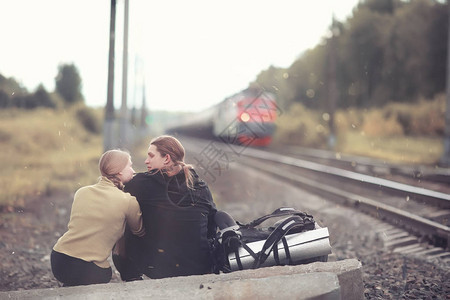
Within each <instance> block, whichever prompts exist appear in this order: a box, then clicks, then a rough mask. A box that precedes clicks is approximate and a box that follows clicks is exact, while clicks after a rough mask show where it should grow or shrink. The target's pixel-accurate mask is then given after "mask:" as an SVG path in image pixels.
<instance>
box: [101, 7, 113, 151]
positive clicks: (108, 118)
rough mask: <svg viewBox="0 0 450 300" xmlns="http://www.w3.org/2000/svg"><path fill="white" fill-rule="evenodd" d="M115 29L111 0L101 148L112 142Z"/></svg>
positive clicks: (106, 147)
mask: <svg viewBox="0 0 450 300" xmlns="http://www.w3.org/2000/svg"><path fill="white" fill-rule="evenodd" d="M115 31H116V0H111V20H110V29H109V58H108V91H107V93H108V94H107V99H106V107H105V123H104V125H103V149H104V151H107V150H110V149H112V148H114V147H115V145H114V144H113V125H114V41H115V34H116V33H115Z"/></svg>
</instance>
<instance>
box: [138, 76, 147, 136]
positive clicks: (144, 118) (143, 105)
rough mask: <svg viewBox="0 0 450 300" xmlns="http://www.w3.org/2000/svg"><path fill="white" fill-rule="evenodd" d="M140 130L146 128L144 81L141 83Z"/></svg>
mask: <svg viewBox="0 0 450 300" xmlns="http://www.w3.org/2000/svg"><path fill="white" fill-rule="evenodd" d="M140 125H141V128H142V129H146V128H147V104H146V99H145V80H143V81H142V106H141V122H140Z"/></svg>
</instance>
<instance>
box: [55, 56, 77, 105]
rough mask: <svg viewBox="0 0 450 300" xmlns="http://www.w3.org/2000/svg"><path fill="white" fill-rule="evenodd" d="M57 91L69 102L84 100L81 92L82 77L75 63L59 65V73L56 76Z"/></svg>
mask: <svg viewBox="0 0 450 300" xmlns="http://www.w3.org/2000/svg"><path fill="white" fill-rule="evenodd" d="M55 84H56V92H58V93H59V94H60V95H61V97H62V98H63V99H64V101H65V102H66V103H67V104H73V103H76V102H79V101H84V99H83V95H82V93H81V77H80V74H79V72H78V69H77V68H76V67H75V65H74V64H63V65H59V66H58V75H57V76H56V78H55Z"/></svg>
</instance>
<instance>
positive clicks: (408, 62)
mask: <svg viewBox="0 0 450 300" xmlns="http://www.w3.org/2000/svg"><path fill="white" fill-rule="evenodd" d="M447 8H448V4H446V3H443V2H442V1H437V0H411V1H401V0H366V1H361V2H360V4H359V5H358V6H357V7H356V8H355V9H354V11H353V15H352V16H351V17H349V18H348V19H347V20H346V21H345V22H336V21H333V23H332V25H331V26H330V34H329V35H328V36H326V37H324V38H323V40H322V42H321V43H320V44H318V45H317V46H316V47H314V48H313V49H310V50H308V51H306V52H305V53H302V54H300V55H299V57H298V59H297V60H295V61H294V62H293V63H292V64H291V66H290V67H288V68H277V67H274V66H270V67H269V68H268V69H266V70H263V71H261V73H260V74H259V75H258V76H257V78H256V81H255V82H253V83H251V84H257V85H259V86H262V87H263V88H264V89H266V90H267V91H270V92H273V93H275V95H276V96H277V101H278V105H279V108H280V109H279V111H280V112H281V114H280V116H279V118H278V120H277V131H276V134H275V137H274V145H277V146H280V145H294V146H303V147H311V148H324V149H326V148H330V144H329V142H330V140H329V137H330V133H331V132H332V131H333V132H334V134H335V135H336V141H335V145H333V148H334V150H335V151H336V152H342V153H349V154H358V155H365V156H372V157H376V158H380V159H383V160H385V161H390V162H401V163H417V164H437V162H438V160H439V158H440V157H441V155H442V153H443V135H444V128H445V111H446V107H445V106H446V96H445V81H446V61H447V32H448V9H447ZM299 38H301V37H299ZM218 59H219V58H218ZM332 66H334V68H333V69H332V68H331V67H332ZM334 84H335V89H333V88H330V87H331V86H332V85H334ZM187 101H188V99H187ZM331 101H334V102H331ZM179 114H180V113H172V112H156V111H150V115H149V116H148V117H147V118H146V122H147V125H148V126H149V130H150V131H149V133H148V135H150V134H159V133H161V132H163V130H164V129H163V126H162V125H163V124H164V122H168V121H169V120H173V119H176V118H177V116H178V115H179ZM103 120H104V111H103V109H101V108H99V109H94V108H91V107H88V106H86V105H85V103H84V99H83V95H82V78H81V77H80V76H79V73H78V70H77V68H76V66H74V65H73V64H62V65H60V66H59V67H58V70H57V74H56V76H55V91H51V92H49V91H46V90H45V88H44V87H43V86H42V85H41V86H39V87H38V88H37V89H36V90H35V91H32V92H29V91H27V89H26V88H24V87H23V86H22V85H21V84H20V83H18V82H17V81H16V80H15V79H14V78H6V77H4V76H2V75H1V74H0V144H1V145H2V156H0V162H1V163H2V166H3V168H2V169H3V171H2V172H1V173H0V189H1V190H2V194H1V195H0V210H2V209H3V210H5V209H6V210H8V209H11V208H17V207H22V206H23V205H24V201H25V199H27V198H32V197H37V196H40V195H44V196H46V195H47V196H48V195H51V194H53V193H56V192H58V191H64V192H74V191H75V190H76V188H77V187H78V186H82V185H86V184H92V183H94V182H95V180H96V178H97V177H98V170H97V162H98V158H99V157H100V155H101V153H102V151H103V145H102V135H101V133H102V130H103V129H102V124H103ZM147 138H148V137H147ZM146 140H147V139H146ZM129 150H131V152H132V154H133V149H129Z"/></svg>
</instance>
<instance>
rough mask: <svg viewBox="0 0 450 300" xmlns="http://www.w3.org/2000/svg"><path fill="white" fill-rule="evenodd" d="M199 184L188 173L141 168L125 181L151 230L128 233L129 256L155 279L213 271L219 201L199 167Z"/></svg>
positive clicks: (127, 189) (144, 221) (145, 225)
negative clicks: (212, 240) (191, 181)
mask: <svg viewBox="0 0 450 300" xmlns="http://www.w3.org/2000/svg"><path fill="white" fill-rule="evenodd" d="M191 172H192V175H193V176H194V189H193V190H192V189H188V187H187V185H186V181H185V177H184V173H183V172H180V173H179V174H177V175H175V176H172V177H168V176H167V175H163V174H162V173H161V172H157V173H155V174H149V173H147V172H146V173H139V174H137V175H136V176H135V177H134V178H133V179H132V180H131V181H130V182H129V183H127V184H126V186H125V191H126V192H129V193H130V194H131V195H133V196H135V197H136V198H137V200H138V202H139V205H140V207H141V210H142V217H143V223H144V227H145V230H146V235H145V236H144V237H143V238H137V237H135V236H132V235H127V239H126V252H127V254H126V255H127V256H128V257H129V258H130V259H131V260H132V261H134V264H135V265H137V266H140V267H142V270H141V271H142V273H144V274H146V275H147V276H149V277H150V278H164V277H174V276H186V275H199V274H207V273H211V270H212V261H211V257H210V249H209V242H208V237H212V236H213V235H214V234H215V229H216V228H215V225H214V222H213V220H214V215H215V213H216V211H217V210H216V206H215V204H214V202H213V199H212V196H211V192H210V190H209V188H208V186H207V185H206V183H205V182H204V181H202V180H201V179H199V177H198V175H197V174H196V173H195V171H194V170H191Z"/></svg>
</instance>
